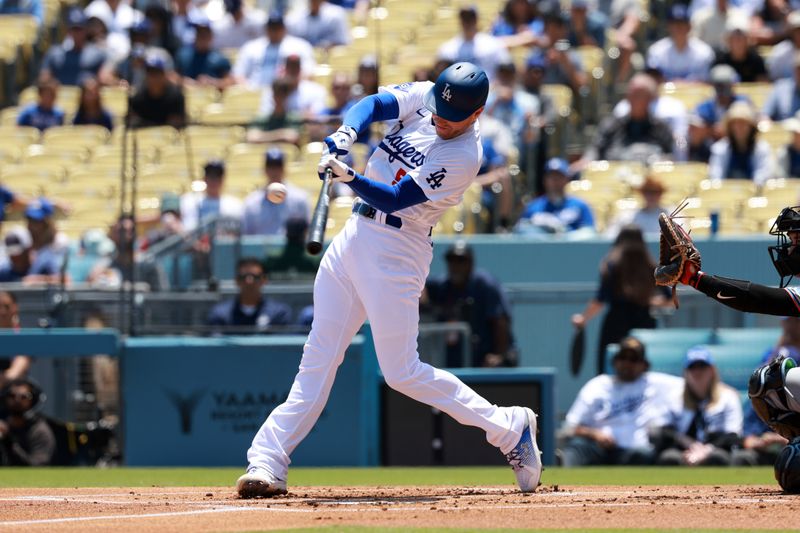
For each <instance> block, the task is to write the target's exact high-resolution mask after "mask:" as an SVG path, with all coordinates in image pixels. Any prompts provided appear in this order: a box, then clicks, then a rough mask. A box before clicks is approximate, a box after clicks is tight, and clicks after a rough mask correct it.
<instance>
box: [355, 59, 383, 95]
mask: <svg viewBox="0 0 800 533" xmlns="http://www.w3.org/2000/svg"><path fill="white" fill-rule="evenodd" d="M378 69H379V66H378V58H376V57H375V56H373V55H365V56H364V57H362V58H361V61H359V62H358V71H357V72H356V84H355V86H354V87H353V92H354V95H355V96H358V98H363V97H364V96H369V95H371V94H377V93H378V79H379V73H378Z"/></svg>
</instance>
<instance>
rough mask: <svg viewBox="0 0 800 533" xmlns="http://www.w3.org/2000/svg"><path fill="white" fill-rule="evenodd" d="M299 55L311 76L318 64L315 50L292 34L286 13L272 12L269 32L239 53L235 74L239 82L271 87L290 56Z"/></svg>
mask: <svg viewBox="0 0 800 533" xmlns="http://www.w3.org/2000/svg"><path fill="white" fill-rule="evenodd" d="M289 55H297V56H299V57H300V60H301V64H302V66H303V75H304V76H307V77H308V76H311V75H312V74H313V72H314V68H315V67H316V62H315V61H314V51H313V48H311V45H310V44H308V42H307V41H304V40H303V39H300V38H299V37H295V36H293V35H288V34H287V33H286V26H285V25H284V21H283V15H281V14H280V13H272V14H270V16H269V19H267V24H266V35H265V36H263V37H259V38H257V39H253V40H252V41H248V42H247V43H245V44H244V45H243V46H242V48H241V49H240V50H239V53H238V54H237V56H236V64H234V66H233V76H234V78H235V79H236V82H237V83H239V84H242V85H247V86H249V87H250V88H253V89H259V88H264V87H269V86H270V85H271V84H272V81H273V80H274V79H275V77H276V76H279V75H280V74H281V72H280V67H281V66H283V65H284V64H285V63H286V57H287V56H289Z"/></svg>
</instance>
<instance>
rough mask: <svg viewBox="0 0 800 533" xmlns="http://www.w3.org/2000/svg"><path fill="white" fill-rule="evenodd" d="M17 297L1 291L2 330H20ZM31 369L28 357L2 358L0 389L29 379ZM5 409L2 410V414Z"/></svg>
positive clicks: (0, 364) (0, 312) (0, 361)
mask: <svg viewBox="0 0 800 533" xmlns="http://www.w3.org/2000/svg"><path fill="white" fill-rule="evenodd" d="M18 311H19V309H18V307H17V297H16V296H14V295H13V294H12V293H10V292H8V291H0V329H11V330H15V331H16V330H18V329H19V328H20V323H19V314H18ZM30 368H31V358H30V357H28V356H27V355H15V356H13V357H8V358H6V357H3V358H0V389H2V388H3V387H4V386H5V385H6V384H7V383H8V382H9V381H13V380H15V379H22V378H25V377H27V375H28V371H29V370H30ZM2 411H3V409H2V408H0V412H2Z"/></svg>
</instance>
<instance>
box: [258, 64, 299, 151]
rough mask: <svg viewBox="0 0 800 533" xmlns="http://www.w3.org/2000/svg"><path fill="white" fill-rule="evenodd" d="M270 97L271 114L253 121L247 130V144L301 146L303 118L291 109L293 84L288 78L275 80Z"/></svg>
mask: <svg viewBox="0 0 800 533" xmlns="http://www.w3.org/2000/svg"><path fill="white" fill-rule="evenodd" d="M269 95H270V96H271V100H272V101H271V103H272V107H271V109H270V112H269V114H268V115H263V116H260V117H258V118H257V119H256V120H255V121H253V124H252V125H251V126H250V128H249V129H248V130H247V142H249V143H274V142H287V143H292V144H299V142H300V126H301V125H302V124H303V117H302V116H301V115H300V114H299V113H297V112H294V111H291V110H290V109H289V99H290V97H291V96H292V83H291V82H290V81H289V80H287V79H286V78H275V79H274V80H273V81H272V90H271V91H270V93H269Z"/></svg>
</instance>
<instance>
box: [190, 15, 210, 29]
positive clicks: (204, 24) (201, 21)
mask: <svg viewBox="0 0 800 533" xmlns="http://www.w3.org/2000/svg"><path fill="white" fill-rule="evenodd" d="M189 24H190V25H191V26H194V27H195V28H205V29H208V30H210V29H211V20H210V19H209V18H208V17H206V16H205V15H202V14H196V13H194V14H192V15H190V16H189Z"/></svg>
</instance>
